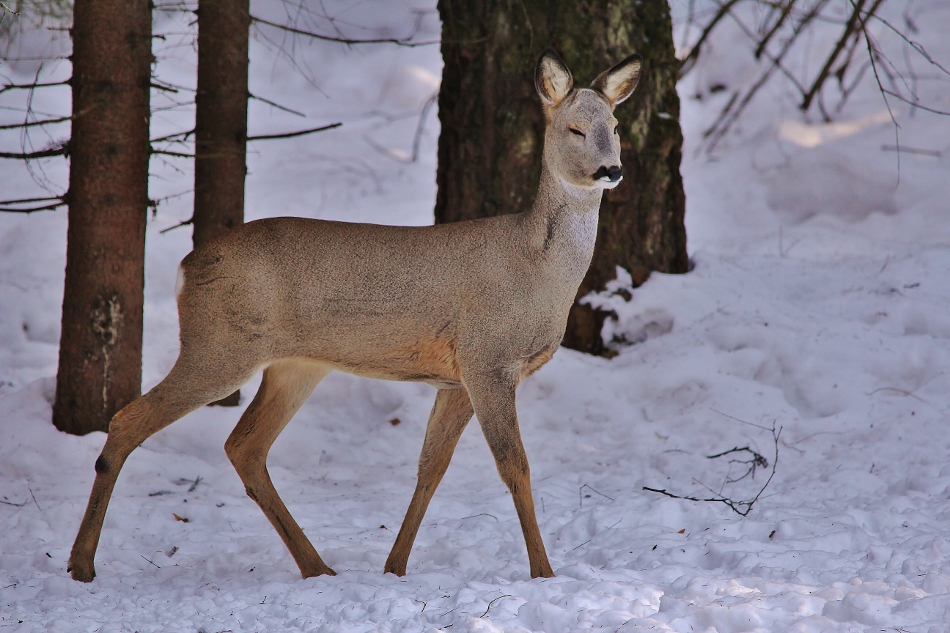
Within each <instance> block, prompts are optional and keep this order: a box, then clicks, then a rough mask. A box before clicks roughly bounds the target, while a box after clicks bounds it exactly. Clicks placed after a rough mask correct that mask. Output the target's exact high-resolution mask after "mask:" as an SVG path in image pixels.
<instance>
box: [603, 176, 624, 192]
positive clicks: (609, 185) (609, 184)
mask: <svg viewBox="0 0 950 633" xmlns="http://www.w3.org/2000/svg"><path fill="white" fill-rule="evenodd" d="M621 180H623V176H621V177H620V178H618V179H617V180H611V179H610V178H607V177H606V176H604V177H603V178H601V179H599V180H598V181H597V182H598V183H599V184H600V186H601V187H603V188H604V189H613V188H614V187H616V186H617V185H619V184H620V181H621Z"/></svg>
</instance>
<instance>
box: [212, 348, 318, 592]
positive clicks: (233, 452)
mask: <svg viewBox="0 0 950 633" xmlns="http://www.w3.org/2000/svg"><path fill="white" fill-rule="evenodd" d="M330 371H331V370H330V368H328V367H326V366H324V365H319V364H316V363H311V362H306V361H281V362H277V363H274V364H272V365H271V366H269V367H268V368H267V369H265V370H264V379H263V381H262V382H261V388H260V389H259V390H258V392H257V395H256V396H254V401H253V402H251V404H250V405H249V406H248V408H247V411H245V412H244V415H243V416H241V420H240V421H239V422H238V424H237V426H236V427H234V431H233V432H232V433H231V435H230V437H228V441H227V442H226V443H225V445H224V450H225V451H226V452H227V454H228V458H229V459H230V460H231V463H232V464H234V469H235V470H237V472H238V475H240V477H241V481H243V482H244V486H245V489H246V490H247V494H248V496H249V497H250V498H251V499H253V500H254V501H256V502H257V505H259V506H260V507H261V510H263V511H264V514H265V515H266V516H267V519H268V520H269V521H270V522H271V525H273V526H274V529H275V530H277V533H278V534H279V535H280V538H281V539H283V541H284V544H285V545H286V546H287V549H289V550H290V553H291V555H292V556H293V557H294V560H295V561H296V562H297V566H298V567H300V574H301V575H302V576H303V577H304V578H309V577H310V576H320V575H322V574H328V575H330V576H335V575H336V574H335V572H334V571H333V570H332V569H330V568H329V567H327V565H326V563H324V562H323V560H322V559H321V558H320V555H319V554H317V550H315V549H314V547H313V545H312V544H311V543H310V541H309V540H308V539H307V537H306V536H305V535H304V533H303V530H301V529H300V526H299V525H297V522H296V521H294V518H293V517H292V516H291V515H290V512H289V511H288V510H287V506H285V505H284V502H283V501H281V498H280V496H279V495H278V494H277V490H276V489H275V488H274V484H273V483H272V482H271V479H270V475H269V474H268V472H267V453H268V451H269V450H270V447H271V445H272V444H273V443H274V440H276V439H277V436H278V435H280V432H281V431H283V430H284V427H286V426H287V423H288V422H290V419H291V418H292V417H293V416H294V414H295V413H296V412H297V411H298V410H299V409H300V407H301V406H303V403H304V402H305V401H306V400H307V398H308V397H309V396H310V394H311V393H313V390H314V388H315V387H316V386H317V384H318V383H319V382H320V381H321V380H322V379H323V378H324V376H326V375H327V374H328V373H330Z"/></svg>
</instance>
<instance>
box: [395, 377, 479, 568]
mask: <svg viewBox="0 0 950 633" xmlns="http://www.w3.org/2000/svg"><path fill="white" fill-rule="evenodd" d="M472 413H473V410H472V402H471V400H470V399H469V397H468V392H467V391H465V389H464V388H459V389H441V390H439V393H438V395H436V397H435V405H434V406H433V407H432V413H431V414H430V415H429V423H428V425H427V426H426V439H425V442H424V443H423V445H422V453H421V454H420V455H419V478H418V481H417V482H416V490H415V492H414V493H413V494H412V501H411V502H409V509H408V510H407V511H406V518H405V519H403V522H402V527H401V528H400V530H399V535H398V536H397V537H396V543H395V544H394V545H393V549H392V551H391V552H390V553H389V558H388V559H387V560H386V567H385V572H386V573H391V574H396V575H397V576H405V575H406V563H407V562H408V561H409V552H410V551H411V550H412V543H413V542H414V541H415V540H416V534H417V533H418V532H419V524H420V523H422V517H423V516H425V513H426V508H428V507H429V501H430V500H431V499H432V495H433V494H435V489H436V488H438V486H439V482H440V481H442V476H443V475H445V471H446V469H447V468H448V467H449V462H450V461H451V460H452V453H453V452H455V446H456V445H457V444H458V441H459V437H460V436H461V435H462V431H463V430H465V427H466V426H467V425H468V421H469V420H471V419H472Z"/></svg>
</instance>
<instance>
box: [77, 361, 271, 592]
mask: <svg viewBox="0 0 950 633" xmlns="http://www.w3.org/2000/svg"><path fill="white" fill-rule="evenodd" d="M196 367H197V368H196ZM186 368H191V369H186ZM253 373H254V368H253V367H247V368H243V367H235V366H231V367H207V366H203V365H202V366H200V367H199V366H198V365H195V364H192V363H190V362H188V361H187V360H186V361H185V362H182V359H181V358H179V360H178V362H177V363H176V364H175V367H173V368H172V370H171V372H170V373H169V374H168V376H166V377H165V379H164V380H163V381H162V382H160V383H159V384H158V385H156V386H155V387H154V388H153V389H152V390H151V391H149V392H148V393H147V394H145V395H144V396H142V397H140V398H137V399H135V400H133V401H132V402H131V403H129V404H128V405H127V406H125V407H124V408H123V409H122V410H121V411H119V412H118V413H116V414H115V416H113V418H112V420H111V421H110V423H109V437H108V438H107V439H106V444H105V446H104V447H103V449H102V453H101V454H100V455H99V458H98V459H97V460H96V480H95V482H94V483H93V485H92V492H91V493H90V495H89V504H88V505H87V506H86V513H85V515H84V516H83V519H82V524H81V525H80V526H79V533H78V534H77V535H76V541H75V543H73V549H72V552H71V553H70V556H69V566H68V568H67V569H68V571H70V572H71V574H72V577H73V579H74V580H80V581H82V582H90V581H92V579H93V578H95V576H96V569H95V562H94V558H95V554H96V548H97V547H98V545H99V536H100V534H101V533H102V522H103V520H104V519H105V515H106V509H107V508H108V506H109V499H110V498H111V496H112V490H113V488H114V487H115V482H116V479H117V478H118V476H119V471H120V470H121V469H122V466H123V465H124V464H125V460H126V459H127V458H128V456H129V454H130V453H131V452H132V451H133V450H134V449H135V448H136V447H138V446H139V445H140V444H141V443H142V442H144V441H145V440H146V439H148V438H149V437H151V436H152V435H154V434H155V433H157V432H158V431H160V430H161V429H163V428H165V427H166V426H168V425H169V424H171V423H172V422H175V421H176V420H178V419H180V418H182V417H183V416H185V415H186V414H188V413H190V412H192V411H194V410H195V409H199V408H201V407H203V406H204V405H206V404H208V403H209V402H212V401H214V400H217V399H219V398H221V397H223V396H226V395H227V394H229V393H231V392H233V391H234V390H235V389H237V388H239V387H240V386H241V385H243V384H244V383H245V382H247V380H248V379H249V378H250V377H251V376H252V375H253Z"/></svg>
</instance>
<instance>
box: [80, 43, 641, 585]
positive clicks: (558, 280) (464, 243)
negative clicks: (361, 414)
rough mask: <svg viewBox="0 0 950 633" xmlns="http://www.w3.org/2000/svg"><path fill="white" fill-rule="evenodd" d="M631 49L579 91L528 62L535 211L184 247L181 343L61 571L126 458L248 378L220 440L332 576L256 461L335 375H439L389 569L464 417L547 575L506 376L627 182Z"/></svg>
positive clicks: (317, 223) (291, 540) (106, 451)
mask: <svg viewBox="0 0 950 633" xmlns="http://www.w3.org/2000/svg"><path fill="white" fill-rule="evenodd" d="M640 64H641V61H640V57H639V56H637V55H633V56H630V57H628V58H626V59H625V60H623V61H622V62H620V63H619V64H617V65H616V66H614V67H612V68H610V69H609V70H607V71H606V72H604V73H603V74H601V75H600V76H599V77H598V78H597V79H596V80H595V81H594V83H593V84H592V85H591V87H590V88H582V89H579V90H574V88H573V83H574V82H573V78H572V77H571V73H570V71H569V70H568V69H567V67H566V66H565V65H564V63H563V62H562V61H561V60H560V58H558V56H557V55H556V54H554V53H553V52H551V51H547V52H545V53H544V54H543V55H542V56H541V58H540V60H539V61H538V64H537V68H536V71H535V86H536V88H537V91H538V94H539V95H540V97H541V100H542V101H543V102H544V112H545V115H546V119H547V127H546V130H545V134H544V150H543V154H542V161H541V182H540V186H539V189H538V196H537V200H536V201H535V203H534V206H533V208H532V209H531V210H530V211H527V212H525V213H521V214H517V215H503V216H497V217H492V218H486V219H482V220H475V221H471V222H458V223H455V224H442V225H437V226H424V227H397V226H379V225H372V224H350V223H344V222H327V221H322V220H309V219H301V218H271V219H266V220H259V221H256V222H249V223H247V224H245V225H243V226H240V227H237V228H234V229H233V230H231V231H229V232H227V233H224V234H222V235H220V236H219V237H217V238H215V239H213V240H212V241H210V242H209V243H207V244H205V245H204V246H203V247H201V248H198V249H197V250H195V251H194V252H192V253H191V254H189V255H188V256H187V257H185V259H184V260H183V261H182V263H181V266H180V268H179V277H178V287H177V288H176V294H177V298H178V313H179V322H180V327H181V352H180V354H179V357H178V360H177V362H176V363H175V366H174V367H173V368H172V370H171V372H170V373H169V374H168V376H167V377H166V378H165V379H164V380H162V382H160V383H159V384H158V385H156V386H155V387H154V388H153V389H152V390H151V391H149V392H148V393H147V394H145V395H144V396H142V397H141V398H138V399H137V400H135V401H133V402H132V403H131V404H129V405H128V406H126V407H125V408H124V409H122V410H121V411H119V412H118V413H117V414H116V415H115V417H114V418H112V421H111V423H110V425H109V436H108V438H107V440H106V443H105V447H104V448H103V449H102V454H101V455H100V456H99V458H98V459H97V460H96V479H95V483H94V484H93V487H92V493H91V495H90V498H89V505H88V507H87V508H86V513H85V516H84V517H83V520H82V525H81V526H80V528H79V534H78V535H77V536H76V542H75V544H74V545H73V549H72V553H71V555H70V560H69V570H70V571H71V572H72V577H73V578H74V579H76V580H81V581H85V582H88V581H91V580H92V579H93V578H94V577H95V575H96V573H95V566H94V560H93V559H94V556H95V552H96V547H97V545H98V542H99V535H100V533H101V531H102V522H103V518H104V517H105V513H106V507H107V505H108V503H109V498H110V496H111V494H112V490H113V487H114V485H115V481H116V477H117V476H118V474H119V470H120V469H121V468H122V466H123V464H124V463H125V460H126V458H127V457H128V456H129V453H131V452H132V450H133V449H134V448H135V447H137V446H138V445H139V444H141V443H142V442H143V441H145V439H146V438H148V437H149V436H151V435H152V434H153V433H155V432H157V431H158V430H160V429H162V428H164V427H166V426H168V425H169V424H171V423H172V422H174V421H176V420H178V419H179V418H181V417H182V416H184V415H185V414H187V413H189V412H191V411H194V410H195V409H197V408H199V407H202V406H204V405H206V404H208V403H209V402H212V401H214V400H218V399H220V398H223V397H224V396H226V395H228V394H230V393H232V392H233V391H234V390H236V389H238V388H239V387H240V386H241V385H243V384H244V383H245V382H246V381H247V380H249V379H250V378H251V376H252V375H254V373H255V372H257V371H260V370H261V369H263V371H264V377H263V382H262V383H261V387H260V390H259V391H258V392H257V395H256V396H255V397H254V400H253V402H251V404H250V406H248V408H247V411H245V412H244V415H243V416H242V417H241V420H240V421H239V422H238V424H237V426H236V427H235V429H234V431H233V432H232V433H231V436H230V437H229V438H228V440H227V442H226V443H225V450H226V452H227V455H228V457H229V458H230V460H231V462H232V463H233V464H234V467H235V469H236V470H237V472H238V474H239V475H240V477H241V480H242V481H243V482H244V484H245V486H246V488H247V494H248V495H249V496H250V497H251V498H252V499H254V501H256V502H257V503H258V505H259V506H260V507H261V509H262V510H263V511H264V514H265V515H267V518H268V519H269V520H270V522H271V523H272V524H273V526H274V528H275V529H276V530H277V532H278V534H280V537H281V538H282V539H283V540H284V543H285V544H286V545H287V548H288V549H289V550H290V553H291V554H292V555H293V557H294V560H295V561H296V562H297V565H298V566H299V567H300V573H301V574H302V575H303V576H304V577H305V578H306V577H308V576H316V575H320V574H330V575H333V574H334V572H333V570H332V569H330V568H329V567H328V566H327V565H326V564H325V563H324V562H323V560H322V559H321V558H320V555H319V554H317V551H316V550H315V549H314V547H313V545H311V543H310V541H309V540H307V537H306V536H305V535H304V533H303V530H301V529H300V527H299V526H298V525H297V523H296V521H294V519H293V517H291V515H290V513H289V512H288V511H287V508H286V507H285V506H284V503H283V502H282V501H281V499H280V497H279V496H278V494H277V491H276V490H275V489H274V486H273V484H272V483H271V480H270V476H269V475H268V473H267V465H266V461H267V453H268V450H269V449H270V447H271V445H272V444H273V442H274V440H275V439H276V438H277V436H278V434H279V433H280V432H281V430H283V428H284V427H285V426H286V425H287V423H288V422H289V421H290V419H291V417H293V415H294V413H296V411H297V410H298V409H299V408H300V406H301V405H302V404H303V403H304V401H305V400H306V399H307V398H308V397H309V395H310V394H311V392H313V390H314V388H315V387H316V386H317V383H319V382H320V380H321V379H323V378H324V377H325V376H326V375H327V374H328V373H330V371H332V370H334V369H338V370H341V371H346V372H350V373H353V374H357V375H360V376H368V377H372V378H385V379H389V380H416V381H423V382H427V383H429V384H431V385H434V386H435V387H437V388H438V390H439V391H438V394H437V396H436V399H435V405H434V406H433V408H432V413H431V415H430V417H429V422H428V425H427V427H426V433H425V441H424V443H423V447H422V454H421V455H420V457H419V471H418V483H417V484H416V489H415V492H414V493H413V496H412V501H411V502H410V504H409V509H408V511H407V512H406V518H405V520H404V521H403V524H402V528H401V529H400V530H399V535H398V536H397V537H396V542H395V545H394V546H393V549H392V552H391V553H390V555H389V558H388V560H387V561H386V567H385V571H386V572H392V573H394V574H397V575H399V576H402V575H404V574H405V573H406V562H407V561H408V559H409V551H410V549H411V548H412V543H413V541H414V540H415V537H416V533H417V532H418V529H419V524H420V523H421V521H422V517H423V515H424V514H425V511H426V508H427V506H428V504H429V501H430V499H431V498H432V495H433V493H434V492H435V489H436V487H437V486H438V485H439V482H440V481H441V479H442V476H443V475H444V474H445V470H446V468H448V465H449V460H450V459H451V458H452V453H453V451H454V450H455V446H456V444H457V442H458V439H459V436H460V435H461V433H462V430H463V429H464V428H465V426H466V425H467V424H468V421H469V419H470V418H471V417H472V414H473V413H474V414H475V415H476V417H477V418H478V422H479V424H480V425H481V428H482V431H483V433H484V435H485V439H486V440H487V441H488V445H489V447H490V448H491V452H492V455H493V456H494V458H495V462H496V465H497V467H498V472H499V474H500V475H501V478H502V480H503V481H504V482H505V484H506V485H507V486H508V488H509V490H510V491H511V496H512V498H513V499H514V504H515V509H516V510H517V513H518V519H519V520H520V522H521V528H522V531H523V532H524V538H525V542H526V545H527V549H528V560H529V562H530V569H531V576H532V577H538V576H544V577H550V576H553V575H554V572H553V571H552V570H551V565H550V563H549V562H548V558H547V554H546V553H545V550H544V543H543V542H542V540H541V533H540V531H539V529H538V523H537V518H536V517H535V511H534V502H533V500H532V497H531V481H530V475H529V470H528V459H527V456H526V455H525V451H524V447H523V446H522V443H521V435H520V432H519V430H518V418H517V415H516V412H515V389H516V388H517V386H518V383H519V382H520V381H521V380H522V379H524V378H525V377H526V376H528V375H529V374H531V373H532V372H534V371H535V370H537V369H538V368H539V367H541V365H543V364H544V363H546V362H547V361H548V360H549V359H550V358H551V356H552V355H553V354H554V352H555V350H557V348H558V345H559V344H560V342H561V338H562V337H563V336H564V330H565V327H566V324H567V314H568V310H569V309H570V307H571V304H572V303H573V301H574V295H575V294H576V292H577V288H578V286H579V285H580V283H581V280H582V279H583V277H584V275H585V273H586V272H587V268H588V266H589V265H590V261H591V256H592V255H593V251H594V238H595V237H596V234H597V216H598V209H599V207H600V200H601V196H602V195H603V190H604V189H609V188H612V187H615V186H616V185H617V183H619V182H620V179H621V178H622V173H623V172H622V170H621V166H620V139H619V136H618V134H617V120H616V119H615V118H614V117H613V114H612V112H613V108H614V107H615V106H616V105H617V104H618V103H620V102H621V101H623V100H624V99H626V98H627V97H629V96H630V94H631V93H632V92H633V90H634V89H635V88H636V85H637V82H638V80H639V76H640Z"/></svg>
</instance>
